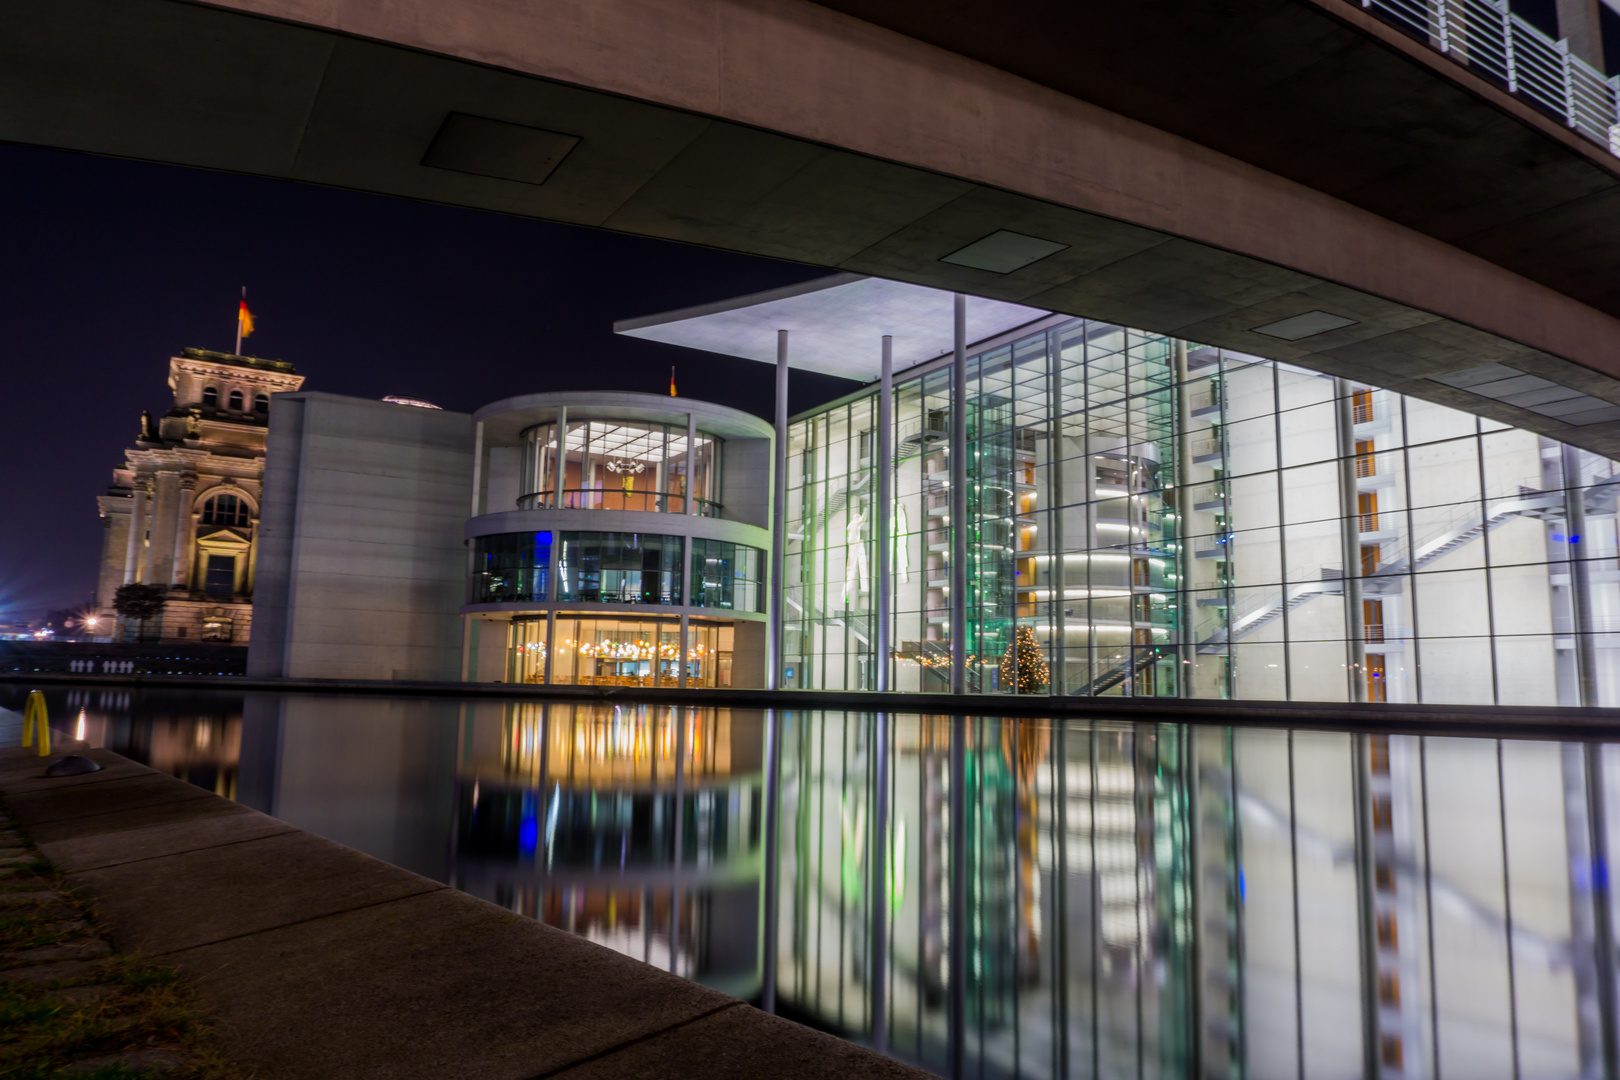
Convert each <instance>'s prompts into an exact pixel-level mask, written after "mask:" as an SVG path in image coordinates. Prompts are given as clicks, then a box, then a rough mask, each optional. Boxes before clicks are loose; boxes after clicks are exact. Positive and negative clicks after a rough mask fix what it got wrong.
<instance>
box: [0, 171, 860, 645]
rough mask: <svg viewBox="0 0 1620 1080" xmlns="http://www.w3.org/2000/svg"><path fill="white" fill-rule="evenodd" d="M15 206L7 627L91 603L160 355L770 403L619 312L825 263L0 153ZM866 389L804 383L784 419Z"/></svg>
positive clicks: (762, 409) (157, 398) (0, 358)
mask: <svg viewBox="0 0 1620 1080" xmlns="http://www.w3.org/2000/svg"><path fill="white" fill-rule="evenodd" d="M0 194H3V197H4V200H5V204H6V207H7V211H8V220H7V227H6V230H5V234H4V256H3V262H0V266H3V267H4V275H3V279H0V401H3V402H4V405H5V415H6V417H7V419H8V421H9V422H10V423H12V424H15V425H17V426H16V427H14V428H12V429H11V434H10V435H9V436H8V437H7V439H6V440H5V443H6V456H5V461H6V464H5V465H4V467H0V621H3V620H8V619H10V618H14V617H17V616H20V615H29V614H36V613H42V612H43V610H44V609H46V608H49V607H67V606H77V605H79V604H81V603H83V602H84V601H85V600H87V599H88V598H89V597H90V595H91V593H92V591H93V589H94V582H95V569H96V565H97V562H98V560H99V559H100V547H101V525H100V522H99V520H98V518H97V515H96V503H95V499H96V496H97V495H98V494H100V493H101V492H102V491H103V490H104V489H105V488H106V487H107V485H108V484H109V483H110V482H111V480H112V469H113V468H114V467H115V466H116V465H117V464H119V462H120V461H121V460H122V457H123V451H124V449H125V448H126V447H128V446H130V445H132V444H133V442H134V438H135V434H136V431H137V426H138V423H139V417H140V413H141V410H143V409H150V410H152V412H153V413H154V415H156V414H159V413H161V412H162V411H163V410H165V409H167V408H168V407H169V404H170V402H171V398H170V396H169V393H168V389H167V386H166V382H165V381H166V378H167V374H168V359H169V357H170V356H173V355H175V354H177V353H178V352H179V351H180V349H181V348H183V347H185V346H187V345H195V346H201V347H203V348H209V349H220V350H225V351H229V350H230V349H231V347H232V344H233V335H234V333H235V317H236V304H237V297H238V294H239V291H240V289H241V287H242V286H243V285H246V286H247V288H248V306H249V307H250V308H251V309H252V310H253V313H254V315H255V317H256V319H257V320H258V331H257V332H256V333H255V334H254V335H253V336H252V337H251V338H249V339H248V340H247V341H246V342H245V343H244V345H243V351H244V352H248V353H251V354H253V355H257V356H268V357H276V358H279V359H282V360H289V361H291V362H292V363H294V364H296V365H297V367H298V370H299V372H300V373H301V374H302V375H304V376H305V377H306V380H307V381H306V382H305V384H304V385H305V387H306V388H307V389H311V390H326V391H331V392H333V393H338V394H354V395H358V396H361V397H370V398H378V397H382V396H383V395H385V394H403V395H406V396H410V397H417V398H422V399H425V400H427V401H431V402H433V403H434V404H436V405H441V406H443V407H445V408H448V409H460V410H465V411H470V410H472V409H475V408H477V407H478V406H480V405H483V404H485V403H487V402H490V401H494V400H497V399H499V398H503V397H507V396H510V395H513V394H519V393H533V392H537V391H545V390H606V389H622V390H644V391H650V392H653V393H662V392H664V391H665V390H666V389H667V387H668V380H669V367H670V365H671V364H675V365H677V366H678V369H679V370H678V373H677V374H678V379H677V382H678V385H679V389H680V393H681V395H682V396H683V397H687V396H690V397H694V398H700V399H703V400H706V401H713V402H718V403H720V404H723V405H732V406H736V407H738V408H743V409H748V410H750V411H753V412H756V413H758V414H759V415H761V416H767V417H768V416H769V415H770V409H771V397H772V387H773V378H774V374H773V371H772V369H771V368H770V367H769V366H768V365H765V364H758V363H754V362H752V361H747V360H740V359H732V358H728V357H719V356H713V355H711V354H708V353H699V352H693V351H689V350H686V349H679V348H675V347H673V346H667V345H660V344H657V343H654V342H644V341H638V340H634V339H630V338H621V337H616V336H615V335H614V334H613V333H612V329H611V327H612V324H613V321H614V320H615V319H622V318H627V317H630V316H634V315H645V314H650V313H653V312H657V311H664V310H668V309H671V308H678V307H685V306H688V305H691V304H700V303H706V302H708V301H712V300H719V299H722V298H725V297H728V296H734V295H738V294H741V293H747V292H754V291H757V290H760V289H769V288H775V287H778V286H781V285H787V284H791V283H793V282H797V281H803V280H806V279H809V278H813V277H818V276H821V275H822V274H825V273H827V271H826V270H822V269H818V268H812V267H806V266H800V265H795V264H791V263H782V262H775V261H772V260H768V259H756V258H751V257H748V256H743V255H733V254H729V253H725V252H717V251H709V250H706V249H703V248H694V247H687V246H683V245H678V244H671V243H666V242H663V241H657V240H643V239H639V238H635V237H628V236H620V235H616V234H613V233H608V232H602V231H598V230H593V229H582V228H575V227H571V226H565V225H552V224H547V223H544V222H537V221H529V220H525V219H521V218H512V217H502V216H499V215H494V214H484V213H478V212H475V211H470V210H457V209H450V208H446V207H440V206H431V205H426V204H421V203H413V202H407V201H403V200H397V199H387V198H382V197H379V196H372V195H361V194H356V193H353V192H344V191H334V190H328V189H324V188H317V187H309V186H304V185H298V184H292V183H284V182H280V181H274V180H263V179H258V178H252V177H242V176H231V175H224V174H217V173H207V172H200V171H195V170H187V169H178V168H173V167H168V166H162V165H147V164H141V163H137V162H128V161H117V160H111V159H105V158H94V157H86V156H80V155H74V154H64V153H58V152H54V151H48V150H35V149H30V148H25V147H16V146H0ZM853 386H854V384H852V383H847V382H844V381H843V380H840V379H833V378H827V377H821V376H816V375H811V374H807V373H803V372H794V374H793V384H792V391H793V402H792V407H793V410H794V411H795V412H796V411H799V410H800V409H804V408H808V407H810V406H812V405H815V404H817V403H818V402H821V401H825V400H830V399H831V398H834V397H837V396H839V395H841V394H844V393H846V392H848V391H849V390H850V389H852V388H853Z"/></svg>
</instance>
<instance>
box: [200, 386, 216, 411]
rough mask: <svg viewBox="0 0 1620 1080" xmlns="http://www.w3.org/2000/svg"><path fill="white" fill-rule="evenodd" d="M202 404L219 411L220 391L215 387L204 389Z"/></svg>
mask: <svg viewBox="0 0 1620 1080" xmlns="http://www.w3.org/2000/svg"><path fill="white" fill-rule="evenodd" d="M202 403H203V405H204V406H205V407H207V408H210V409H217V408H218V407H219V389H218V388H217V387H213V386H205V387H203V392H202Z"/></svg>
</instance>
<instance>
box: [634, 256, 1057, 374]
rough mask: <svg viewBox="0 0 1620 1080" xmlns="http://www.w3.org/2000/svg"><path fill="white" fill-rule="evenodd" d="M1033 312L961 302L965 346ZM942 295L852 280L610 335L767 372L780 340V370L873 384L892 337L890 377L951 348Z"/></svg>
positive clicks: (793, 288)
mask: <svg viewBox="0 0 1620 1080" xmlns="http://www.w3.org/2000/svg"><path fill="white" fill-rule="evenodd" d="M1048 314H1050V312H1047V311H1044V310H1042V309H1040V308H1032V307H1024V306H1023V305H1022V304H1009V303H1007V302H1005V301H1002V300H984V299H981V298H979V297H976V296H970V297H968V301H967V339H968V341H969V342H975V341H983V340H985V339H986V338H992V337H996V336H997V335H999V334H1004V333H1006V332H1007V331H1009V330H1012V329H1015V328H1017V327H1020V326H1023V325H1024V324H1026V323H1030V322H1034V321H1035V320H1036V319H1040V318H1044V317H1045V316H1046V315H1048ZM954 318H955V316H954V313H953V310H952V294H951V293H949V292H946V291H944V290H942V289H930V288H927V287H926V286H922V285H908V284H906V283H904V282H900V281H886V280H884V279H883V278H873V277H862V276H861V275H859V274H835V275H833V276H832V277H825V278H818V279H817V280H815V281H807V282H805V283H803V284H801V285H790V286H788V287H787V288H784V289H772V290H771V291H769V292H762V293H754V294H753V295H751V296H739V297H736V298H734V299H731V300H722V301H720V302H719V303H714V304H704V305H702V306H701V307H693V308H685V309H683V310H681V311H668V312H665V313H663V314H661V315H646V316H643V317H641V318H637V319H624V320H621V321H619V322H616V323H614V324H613V330H614V332H615V333H619V334H626V335H628V336H630V337H638V338H646V339H647V340H649V341H663V342H667V343H668V344H670V345H684V346H686V347H687V348H689V349H702V350H703V351H705V352H712V353H720V354H722V355H725V356H741V357H744V358H746V359H749V360H759V361H762V362H765V363H770V364H774V363H776V332H777V331H778V330H786V331H788V332H789V336H788V366H789V367H794V368H801V369H803V370H805V371H819V372H821V373H822V374H824V375H837V376H839V377H841V378H845V379H855V380H857V381H859V382H863V383H865V382H871V381H873V380H874V379H876V378H878V376H879V375H880V374H882V371H881V367H882V348H883V335H885V334H891V335H893V336H894V369H895V370H896V371H901V370H903V369H905V368H908V367H911V366H912V365H914V364H920V363H922V362H923V361H925V360H932V359H934V357H936V356H941V355H943V354H945V353H948V352H950V351H951V349H952V348H953V347H954V342H953V341H952V335H953V333H954V323H953V320H954Z"/></svg>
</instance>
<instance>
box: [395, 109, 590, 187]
mask: <svg viewBox="0 0 1620 1080" xmlns="http://www.w3.org/2000/svg"><path fill="white" fill-rule="evenodd" d="M578 145H579V136H577V135H564V134H562V133H561V132H556V131H546V130H544V129H543V128H536V127H527V126H525V125H523V124H509V123H507V122H506V121H505V120H491V119H490V118H489V117H487V116H469V115H467V114H466V113H458V112H453V113H451V114H450V115H449V116H447V117H445V118H444V124H443V125H442V126H441V127H440V128H439V134H438V135H436V136H435V137H434V139H433V145H432V146H430V147H428V152H427V155H426V156H425V157H423V158H422V164H424V165H431V166H432V167H433V168H435V169H450V170H452V171H454V172H464V173H472V174H473V175H474V176H492V177H494V178H495V179H497V180H515V181H517V182H518V183H520V184H543V183H545V182H546V180H547V179H549V178H550V176H551V174H552V172H553V171H555V170H556V168H557V166H558V165H561V164H562V160H563V158H565V157H567V156H568V151H570V150H572V149H573V148H574V147H576V146H578Z"/></svg>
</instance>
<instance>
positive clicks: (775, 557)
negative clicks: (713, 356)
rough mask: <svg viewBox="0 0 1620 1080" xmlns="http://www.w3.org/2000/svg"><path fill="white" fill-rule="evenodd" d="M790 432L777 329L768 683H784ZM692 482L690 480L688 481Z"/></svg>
mask: <svg viewBox="0 0 1620 1080" xmlns="http://www.w3.org/2000/svg"><path fill="white" fill-rule="evenodd" d="M787 432H788V332H787V331H786V330H778V331H777V332H776V446H775V447H774V451H775V453H774V461H775V467H774V468H773V469H772V472H773V473H774V475H773V476H772V478H771V480H772V485H771V490H772V498H771V620H770V649H769V652H770V657H769V661H770V670H769V671H768V672H767V673H766V678H765V686H766V689H769V690H778V689H780V688H781V686H782V638H783V635H782V621H783V618H784V617H785V616H786V614H787V613H786V612H785V611H784V610H783V607H784V606H785V603H786V601H785V599H784V597H785V596H786V591H785V590H784V588H783V582H782V573H783V566H784V564H785V562H786V558H785V556H786V551H787ZM688 484H689V485H690V480H688Z"/></svg>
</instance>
